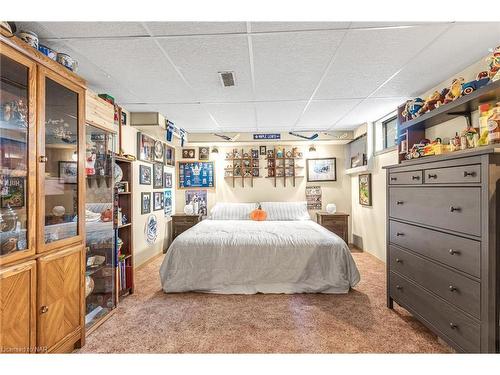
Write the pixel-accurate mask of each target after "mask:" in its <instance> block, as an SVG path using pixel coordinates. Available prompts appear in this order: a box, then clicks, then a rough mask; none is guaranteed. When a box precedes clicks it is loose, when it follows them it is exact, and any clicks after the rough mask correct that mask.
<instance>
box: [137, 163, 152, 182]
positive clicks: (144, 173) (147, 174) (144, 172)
mask: <svg viewBox="0 0 500 375" xmlns="http://www.w3.org/2000/svg"><path fill="white" fill-rule="evenodd" d="M139 184H141V185H151V167H150V166H148V165H139Z"/></svg>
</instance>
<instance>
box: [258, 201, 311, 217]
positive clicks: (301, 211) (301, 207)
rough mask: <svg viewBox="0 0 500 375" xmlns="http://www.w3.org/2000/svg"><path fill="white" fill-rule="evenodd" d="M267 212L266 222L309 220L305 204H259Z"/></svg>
mask: <svg viewBox="0 0 500 375" xmlns="http://www.w3.org/2000/svg"><path fill="white" fill-rule="evenodd" d="M261 206H262V209H263V210H264V211H266V212H267V220H271V221H292V220H311V217H310V216H309V212H307V202H305V201H304V202H261Z"/></svg>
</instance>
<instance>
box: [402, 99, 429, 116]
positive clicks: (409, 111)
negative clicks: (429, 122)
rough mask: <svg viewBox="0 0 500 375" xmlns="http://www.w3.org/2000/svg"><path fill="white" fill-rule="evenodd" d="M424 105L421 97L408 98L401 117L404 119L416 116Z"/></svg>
mask: <svg viewBox="0 0 500 375" xmlns="http://www.w3.org/2000/svg"><path fill="white" fill-rule="evenodd" d="M423 105H424V100H423V99H422V98H415V99H412V100H408V101H407V102H406V105H405V109H404V110H403V112H402V115H403V117H404V118H405V120H406V121H409V120H412V119H414V118H415V117H418V115H419V111H420V109H421V108H422V107H423Z"/></svg>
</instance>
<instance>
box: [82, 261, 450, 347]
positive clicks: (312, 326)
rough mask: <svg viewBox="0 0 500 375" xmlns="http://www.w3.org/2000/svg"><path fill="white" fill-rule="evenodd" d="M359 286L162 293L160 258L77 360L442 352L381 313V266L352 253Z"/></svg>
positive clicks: (421, 333)
mask: <svg viewBox="0 0 500 375" xmlns="http://www.w3.org/2000/svg"><path fill="white" fill-rule="evenodd" d="M353 255H354V258H355V260H356V263H357V265H358V267H359V270H360V273H361V282H360V283H359V284H358V285H357V286H356V288H355V290H352V291H351V292H349V293H348V294H346V295H323V294H295V295H263V294H257V295H213V294H196V293H185V294H169V295H167V294H164V293H163V292H162V290H161V287H160V280H159V276H158V269H159V266H160V264H161V261H162V259H163V257H160V258H157V259H155V260H154V261H153V262H151V263H149V264H148V265H146V266H145V267H143V268H141V269H140V270H139V271H138V272H137V274H136V293H135V294H134V295H131V296H129V297H127V298H126V299H125V300H124V301H123V303H121V304H120V305H119V306H118V308H117V309H116V312H115V314H114V315H113V316H112V317H111V318H110V319H109V320H108V321H106V322H105V323H104V324H103V325H101V326H100V327H99V328H97V329H96V330H95V331H94V332H93V333H92V334H91V335H90V336H89V337H88V338H87V343H86V345H85V346H84V347H83V348H82V349H80V350H79V351H78V352H80V353H416V352H420V353H442V352H450V351H451V349H450V348H449V347H448V346H446V345H445V344H442V343H441V342H439V341H438V340H437V338H436V336H435V335H433V334H432V333H431V332H430V331H429V330H428V329H427V328H425V327H424V326H423V325H422V324H420V323H419V322H418V321H417V320H415V319H414V318H412V317H411V316H410V315H409V313H407V312H406V310H403V309H402V308H399V307H396V308H395V310H393V311H391V310H389V309H387V308H386V306H385V303H386V302H385V265H384V264H383V263H382V262H381V261H379V260H378V259H376V258H375V257H373V256H371V255H369V254H367V253H354V254H353Z"/></svg>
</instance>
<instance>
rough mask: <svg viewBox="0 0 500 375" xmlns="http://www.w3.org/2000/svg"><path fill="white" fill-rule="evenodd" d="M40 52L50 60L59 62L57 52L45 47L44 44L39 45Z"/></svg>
mask: <svg viewBox="0 0 500 375" xmlns="http://www.w3.org/2000/svg"><path fill="white" fill-rule="evenodd" d="M38 51H40V52H41V53H43V54H44V55H45V56H47V57H48V58H49V59H51V60H54V61H56V60H57V52H56V51H54V50H53V49H52V48H50V47H47V46H44V45H43V44H39V45H38Z"/></svg>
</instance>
